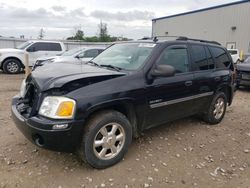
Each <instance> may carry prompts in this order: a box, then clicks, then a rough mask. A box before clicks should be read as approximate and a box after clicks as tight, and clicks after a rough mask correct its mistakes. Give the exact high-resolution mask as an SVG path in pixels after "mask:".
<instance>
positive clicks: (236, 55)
mask: <svg viewBox="0 0 250 188" xmlns="http://www.w3.org/2000/svg"><path fill="white" fill-rule="evenodd" d="M227 51H228V52H229V53H230V55H231V57H232V59H233V62H234V63H237V62H238V61H240V52H239V50H238V49H227Z"/></svg>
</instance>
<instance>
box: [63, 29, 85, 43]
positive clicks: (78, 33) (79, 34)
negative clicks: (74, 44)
mask: <svg viewBox="0 0 250 188" xmlns="http://www.w3.org/2000/svg"><path fill="white" fill-rule="evenodd" d="M67 40H84V32H83V30H82V29H81V26H79V27H75V28H74V36H72V37H68V38H67Z"/></svg>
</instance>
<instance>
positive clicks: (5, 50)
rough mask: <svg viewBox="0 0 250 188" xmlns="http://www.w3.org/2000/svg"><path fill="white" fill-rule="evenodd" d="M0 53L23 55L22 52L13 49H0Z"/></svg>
mask: <svg viewBox="0 0 250 188" xmlns="http://www.w3.org/2000/svg"><path fill="white" fill-rule="evenodd" d="M0 53H24V50H20V49H14V48H3V49H0Z"/></svg>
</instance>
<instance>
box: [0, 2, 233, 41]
mask: <svg viewBox="0 0 250 188" xmlns="http://www.w3.org/2000/svg"><path fill="white" fill-rule="evenodd" d="M235 1H237V0H178V1H177V0H8V1H6V0H0V35H2V36H6V37H9V36H14V37H20V35H24V36H25V38H37V36H38V34H39V30H40V28H44V30H45V38H47V39H62V38H67V37H69V36H71V35H73V33H74V28H79V27H81V28H82V30H83V31H84V33H85V36H94V35H96V34H97V33H98V27H97V25H98V24H99V23H100V20H102V22H105V23H107V25H108V32H109V34H110V35H114V36H123V37H128V38H132V39H138V38H141V37H144V36H151V19H152V18H157V17H162V16H167V15H172V14H177V13H182V12H187V11H191V10H196V9H201V8H206V7H210V6H215V5H220V4H225V3H230V2H235Z"/></svg>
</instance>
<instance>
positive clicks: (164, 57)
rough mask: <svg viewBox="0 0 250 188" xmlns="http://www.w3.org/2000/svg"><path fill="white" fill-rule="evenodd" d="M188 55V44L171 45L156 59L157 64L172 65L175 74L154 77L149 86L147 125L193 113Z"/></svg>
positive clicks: (147, 89)
mask: <svg viewBox="0 0 250 188" xmlns="http://www.w3.org/2000/svg"><path fill="white" fill-rule="evenodd" d="M188 54H189V53H188V47H187V45H171V46H168V47H166V48H165V49H164V50H163V52H162V53H161V55H160V57H159V58H158V59H157V60H156V62H155V65H171V66H173V67H174V68H175V70H176V73H175V75H174V76H171V77H155V78H154V80H153V83H151V84H148V85H146V97H147V102H148V110H147V112H146V116H145V117H146V118H145V120H146V121H145V122H146V124H145V126H146V127H145V128H150V127H153V126H156V125H159V124H163V123H165V122H168V121H172V120H175V119H178V118H181V117H186V116H188V115H190V114H192V111H193V95H194V85H193V80H194V75H193V73H192V72H190V58H189V55H188ZM154 67H155V66H153V68H154ZM149 74H150V73H149Z"/></svg>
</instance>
